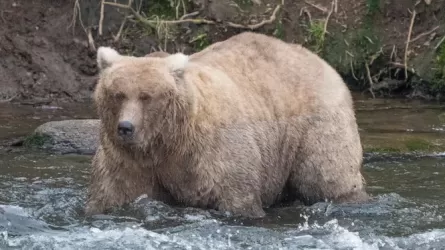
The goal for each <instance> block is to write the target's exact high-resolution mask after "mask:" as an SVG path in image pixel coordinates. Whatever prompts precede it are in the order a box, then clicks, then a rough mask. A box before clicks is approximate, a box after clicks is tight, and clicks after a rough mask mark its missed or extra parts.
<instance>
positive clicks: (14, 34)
mask: <svg viewBox="0 0 445 250" xmlns="http://www.w3.org/2000/svg"><path fill="white" fill-rule="evenodd" d="M93 2H94V3H93ZM93 2H91V1H85V0H76V1H63V2H61V1H59V2H57V3H53V2H48V1H44V0H36V1H32V2H29V1H14V0H5V1H2V2H1V3H0V10H1V11H0V23H1V25H2V27H5V28H4V29H3V28H2V29H1V30H0V38H1V39H0V58H2V60H0V79H1V80H0V86H1V88H0V100H1V101H2V102H14V103H20V104H25V105H34V106H38V105H42V104H45V105H48V104H55V103H64V102H79V101H84V100H89V99H90V98H91V93H92V91H93V90H94V87H95V83H96V80H97V79H96V78H97V66H96V62H95V49H96V48H97V47H99V46H103V45H106V46H113V47H115V48H117V49H118V50H119V51H120V52H121V53H126V54H133V55H136V56H142V55H145V54H147V53H150V52H152V51H154V50H165V51H168V52H176V51H183V52H184V53H187V54H190V53H193V52H195V51H199V50H201V49H203V48H205V47H206V46H208V45H209V44H211V43H214V42H217V41H220V40H223V39H226V38H228V37H230V36H232V35H234V34H236V33H239V32H242V31H245V30H254V31H255V32H261V33H265V34H268V35H272V36H276V37H278V38H280V39H283V40H284V41H287V42H292V43H300V44H303V45H304V46H305V47H308V48H309V49H311V50H312V51H315V52H316V53H318V54H319V55H320V56H321V57H323V58H324V59H326V60H327V61H328V62H329V63H330V64H331V65H333V66H334V67H335V68H336V69H337V70H338V71H339V72H340V73H341V74H342V75H343V76H344V78H345V79H346V81H347V82H348V84H349V86H350V88H351V90H354V91H359V92H363V93H364V94H365V95H368V96H372V95H374V96H377V97H384V98H391V97H405V98H420V99H429V100H431V99H436V100H443V99H444V98H445V95H443V93H445V72H444V71H445V70H444V69H445V44H444V42H443V40H444V37H445V9H444V8H441V6H444V5H445V0H435V1H431V0H422V1H416V2H415V1H410V0H404V1H403V3H393V2H392V1H383V0H367V1H353V0H347V1H336V0H333V1H331V0H307V1H297V2H296V1H282V0H255V1H253V0H252V1H251V0H221V1H213V2H208V1H202V0H193V1H181V0H171V1H160V0H157V1H140V0H139V1H133V5H132V6H131V8H128V7H126V6H127V1H125V0H120V1H117V4H118V5H116V4H111V5H110V4H105V5H104V6H103V8H102V5H101V1H97V2H96V1H93ZM113 3H114V2H113ZM119 4H120V5H119ZM102 10H103V11H102ZM101 13H102V14H101ZM124 20H125V21H124Z"/></svg>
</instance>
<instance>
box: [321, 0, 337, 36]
mask: <svg viewBox="0 0 445 250" xmlns="http://www.w3.org/2000/svg"><path fill="white" fill-rule="evenodd" d="M334 7H335V0H332V4H331V10H330V11H329V13H328V16H327V17H326V21H325V22H324V29H323V40H324V37H325V36H326V31H327V30H328V22H329V18H330V17H331V15H332V12H333V11H334Z"/></svg>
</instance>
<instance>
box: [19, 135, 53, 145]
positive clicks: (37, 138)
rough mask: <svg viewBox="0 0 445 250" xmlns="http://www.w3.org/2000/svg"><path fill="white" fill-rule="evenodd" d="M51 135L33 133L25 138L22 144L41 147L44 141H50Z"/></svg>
mask: <svg viewBox="0 0 445 250" xmlns="http://www.w3.org/2000/svg"><path fill="white" fill-rule="evenodd" d="M50 141H51V137H50V136H48V135H45V134H39V133H35V134H32V135H30V136H28V137H26V138H25V140H24V141H23V146H25V147H30V148H31V147H41V146H43V145H44V144H45V143H47V142H50Z"/></svg>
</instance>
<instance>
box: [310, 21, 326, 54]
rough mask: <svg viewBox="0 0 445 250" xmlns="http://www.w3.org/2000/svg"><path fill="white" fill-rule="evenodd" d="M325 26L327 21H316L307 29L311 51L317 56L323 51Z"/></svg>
mask: <svg viewBox="0 0 445 250" xmlns="http://www.w3.org/2000/svg"><path fill="white" fill-rule="evenodd" d="M324 25H325V20H314V21H312V22H311V23H310V25H309V27H308V29H307V31H308V33H309V36H308V40H309V44H310V45H309V46H310V49H311V50H312V51H314V52H315V53H317V54H320V53H321V52H322V51H323V46H324V42H325V34H324Z"/></svg>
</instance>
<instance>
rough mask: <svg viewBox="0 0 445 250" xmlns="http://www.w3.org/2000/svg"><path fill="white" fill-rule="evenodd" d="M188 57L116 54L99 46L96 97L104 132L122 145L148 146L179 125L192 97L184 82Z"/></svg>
mask: <svg viewBox="0 0 445 250" xmlns="http://www.w3.org/2000/svg"><path fill="white" fill-rule="evenodd" d="M187 62H188V56H186V55H184V54H181V53H177V54H172V55H169V56H166V57H163V58H161V57H133V56H124V55H120V54H119V53H118V52H117V51H115V50H114V49H111V48H108V47H100V48H99V49H98V52H97V63H98V68H99V70H100V77H99V82H98V85H97V86H96V90H95V93H94V101H95V104H96V107H97V109H98V113H99V118H100V119H101V122H102V124H103V128H104V131H105V133H106V135H107V137H108V138H109V139H110V140H111V141H112V142H113V143H116V144H118V145H121V146H129V147H132V148H134V147H136V148H146V147H147V146H150V145H153V144H152V143H154V141H155V139H165V138H164V137H165V136H166V135H168V134H172V133H174V130H175V129H180V127H181V123H184V122H185V121H184V120H185V119H186V117H185V116H186V112H188V110H190V105H191V101H190V100H191V99H190V98H189V97H188V92H189V90H188V88H187V86H185V84H184V81H183V78H182V77H183V73H184V69H185V67H186V65H187Z"/></svg>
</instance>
